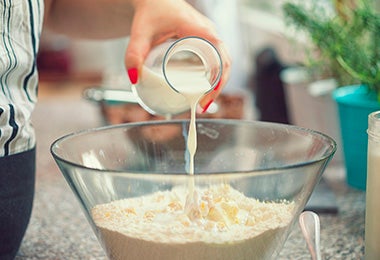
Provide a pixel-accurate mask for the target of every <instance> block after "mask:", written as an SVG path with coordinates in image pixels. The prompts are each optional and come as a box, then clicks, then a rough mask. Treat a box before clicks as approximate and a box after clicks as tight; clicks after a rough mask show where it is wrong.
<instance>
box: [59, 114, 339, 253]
mask: <svg viewBox="0 0 380 260" xmlns="http://www.w3.org/2000/svg"><path fill="white" fill-rule="evenodd" d="M188 124H189V121H188V120H182V121H150V122H143V123H135V124H124V125H116V126H109V127H104V128H98V129H92V130H86V131H82V132H78V133H74V134H70V135H67V136H64V137H62V138H60V139H58V140H57V141H55V142H54V143H53V144H52V146H51V152H52V154H53V157H54V159H55V160H56V162H57V164H58V166H59V168H60V169H61V171H62V173H63V175H64V177H65V179H66V180H67V182H68V184H69V185H70V187H71V188H72V190H73V192H74V193H75V195H76V197H77V198H78V200H79V202H80V204H81V205H82V206H83V209H84V212H85V214H86V216H87V218H88V220H89V222H90V224H91V226H92V227H93V229H94V231H95V233H96V235H97V237H98V239H99V241H100V242H101V244H102V246H103V248H104V250H105V251H106V254H107V255H108V257H109V258H110V259H270V258H272V257H275V256H276V255H277V253H278V252H279V251H280V250H281V248H282V246H283V244H284V242H285V240H286V238H287V236H288V234H289V231H290V229H291V227H292V225H293V222H294V221H295V220H296V219H297V218H298V216H299V214H300V213H301V212H302V210H303V209H304V206H305V204H306V202H307V200H308V199H309V197H310V195H311V193H312V191H313V189H314V187H315V185H316V184H317V183H318V181H319V179H320V178H321V175H322V172H323V171H324V169H325V167H326V165H327V164H328V162H329V160H330V159H331V158H332V156H333V154H334V152H335V150H336V144H335V142H334V140H332V139H331V138H330V137H328V136H326V135H324V134H321V133H318V132H315V131H312V130H308V129H303V128H299V127H296V126H290V125H282V124H275V123H265V122H251V121H241V120H215V119H214V120H210V119H205V120H197V131H198V148H197V152H196V156H195V174H194V176H191V175H188V174H187V173H186V170H185V169H186V167H187V161H188V160H187V155H186V154H185V148H186V134H187V131H188ZM190 184H191V185H193V186H194V187H195V190H196V193H197V195H198V197H196V196H195V197H194V196H190V198H196V199H194V201H195V202H194V203H199V205H198V206H197V207H193V209H197V210H199V211H198V215H199V214H200V215H202V216H201V217H199V216H198V217H199V218H198V219H197V218H196V219H195V220H194V218H190V216H189V215H188V214H187V215H186V214H185V213H184V212H185V211H186V210H185V209H183V208H184V205H185V201H186V199H188V198H186V194H187V193H188V192H189V190H190V186H191V185H190ZM173 190H174V191H175V194H176V196H177V195H178V194H179V195H178V196H177V197H176V202H181V203H182V204H181V205H177V204H175V203H174V204H172V203H170V202H166V203H167V206H166V207H164V208H159V207H157V205H155V206H154V204H152V203H151V202H152V200H153V196H155V197H154V198H155V199H157V198H159V197H160V196H161V197H164V195H163V194H169V193H170V192H173ZM205 190H208V191H205ZM210 190H213V191H215V192H216V193H212V192H210ZM211 193H212V196H213V197H212V196H211V195H210V194H211ZM160 194H161V195H160ZM170 194H171V195H167V196H169V197H170V196H171V198H172V199H173V193H170ZM191 194H192V193H191ZM207 194H208V195H207ZM165 196H166V195H165ZM207 196H210V197H212V198H211V199H210V197H207ZM138 200H140V204H136V203H137V202H136V201H138ZM111 202H112V203H119V204H117V205H116V204H109V203H111ZM134 203H135V204H134ZM107 205H108V206H107ZM110 205H113V206H110ZM177 206H178V207H179V208H180V210H179V211H177V213H178V212H183V214H182V215H181V214H179V215H178V216H177V217H178V218H181V221H177V220H175V221H174V220H173V219H170V220H168V219H166V220H165V217H164V214H163V211H165V210H168V209H169V210H172V209H173V208H172V207H177ZM149 207H151V208H149ZM216 209H217V213H218V214H219V215H218V214H216V215H215V214H213V215H212V217H210V215H211V212H212V213H215V212H216V211H215V210H216ZM277 209H278V210H277ZM160 210H161V211H160ZM115 212H116V213H115ZM150 213H152V214H150ZM139 214H140V215H139ZM141 214H143V215H141ZM129 217H130V218H129ZM160 217H162V219H161V220H160V219H159V218H160ZM156 218H158V220H157V219H156ZM153 219H155V221H154V220H153ZM107 220H109V222H110V223H111V225H107V223H108V222H107ZM112 221H113V222H112ZM124 222H125V223H124ZM181 223H182V225H183V226H181ZM119 224H120V226H118V225H119Z"/></svg>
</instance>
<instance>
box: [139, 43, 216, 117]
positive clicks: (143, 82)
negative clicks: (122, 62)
mask: <svg viewBox="0 0 380 260" xmlns="http://www.w3.org/2000/svg"><path fill="white" fill-rule="evenodd" d="M221 75H222V60H221V57H220V54H219V52H218V50H217V49H216V48H215V47H214V46H213V45H212V44H211V43H210V42H209V41H207V40H205V39H203V38H199V37H186V38H181V39H178V40H176V41H168V42H165V43H163V44H160V45H158V46H156V47H155V48H153V49H152V50H151V52H150V53H149V55H148V57H147V58H146V60H145V62H144V65H143V68H142V71H141V72H140V78H139V81H138V83H137V84H136V85H133V86H132V91H133V92H134V93H135V94H136V95H137V97H138V99H139V100H138V101H139V103H140V105H141V106H142V107H143V108H144V109H145V110H146V111H148V112H149V113H151V114H153V115H157V114H158V115H164V116H171V115H175V114H180V113H182V112H185V111H186V110H188V109H189V108H190V105H189V102H187V100H186V98H185V97H184V96H183V95H181V93H180V92H181V91H182V89H181V86H182V85H183V86H185V85H186V86H187V85H189V84H188V83H189V82H193V81H194V79H196V78H197V77H205V78H206V79H207V81H208V82H209V84H210V87H209V88H208V89H207V90H206V91H205V94H206V93H207V92H209V91H210V90H211V89H213V88H215V87H216V86H217V84H218V83H219V81H220V78H221ZM194 82H196V81H194Z"/></svg>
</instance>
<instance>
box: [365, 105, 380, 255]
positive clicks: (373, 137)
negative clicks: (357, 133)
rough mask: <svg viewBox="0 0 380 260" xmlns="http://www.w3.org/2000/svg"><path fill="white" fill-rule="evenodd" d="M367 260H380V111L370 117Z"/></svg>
mask: <svg viewBox="0 0 380 260" xmlns="http://www.w3.org/2000/svg"><path fill="white" fill-rule="evenodd" d="M367 132H368V160H367V163H368V167H367V189H366V217H365V259H368V260H372V259H380V247H379V245H380V111H377V112H373V113H371V114H369V116H368V131H367Z"/></svg>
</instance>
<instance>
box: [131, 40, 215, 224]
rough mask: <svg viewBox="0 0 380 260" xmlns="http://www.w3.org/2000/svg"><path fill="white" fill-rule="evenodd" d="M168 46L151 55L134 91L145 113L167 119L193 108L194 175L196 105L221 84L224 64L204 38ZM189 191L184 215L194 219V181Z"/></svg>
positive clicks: (191, 157) (191, 159)
mask: <svg viewBox="0 0 380 260" xmlns="http://www.w3.org/2000/svg"><path fill="white" fill-rule="evenodd" d="M168 44H169V43H165V44H163V45H161V46H159V47H158V49H157V48H156V49H154V50H153V51H152V52H151V54H150V55H149V56H148V58H147V60H146V62H145V65H144V66H143V69H142V74H141V79H140V82H139V85H137V86H132V91H133V92H134V93H135V94H137V96H138V97H139V98H140V104H141V106H142V107H143V108H144V109H145V110H147V111H148V112H150V113H152V114H161V115H165V116H166V118H167V119H170V118H171V115H173V114H176V113H181V112H184V111H186V110H188V109H189V108H190V111H191V118H190V125H189V130H188V135H187V151H186V152H187V153H188V155H189V156H188V157H186V158H188V160H189V162H188V164H187V165H188V167H189V168H188V169H186V170H187V172H188V174H190V175H193V174H194V156H195V152H196V149H197V133H196V123H195V118H196V109H197V105H198V102H199V100H200V99H201V98H202V97H203V96H204V95H205V94H206V93H207V92H209V91H210V90H212V89H213V88H214V87H215V86H216V84H217V83H218V82H219V80H220V77H221V70H222V69H221V68H222V61H221V58H220V55H219V53H218V51H217V50H216V49H215V47H214V46H213V45H212V44H211V43H209V42H208V41H206V40H204V39H202V38H198V37H188V38H182V39H179V40H177V41H175V42H174V43H172V44H171V45H170V46H169V47H168ZM164 48H167V49H166V52H163V51H162V49H164ZM160 50H161V51H160ZM160 65H162V67H161V66H160ZM188 190H189V193H188V196H187V200H186V205H185V212H186V214H187V215H188V216H189V217H190V218H193V217H196V215H198V213H197V211H199V207H198V205H197V201H198V200H197V194H196V191H195V189H194V179H193V178H190V181H189V185H188ZM192 215H194V216H193V217H192Z"/></svg>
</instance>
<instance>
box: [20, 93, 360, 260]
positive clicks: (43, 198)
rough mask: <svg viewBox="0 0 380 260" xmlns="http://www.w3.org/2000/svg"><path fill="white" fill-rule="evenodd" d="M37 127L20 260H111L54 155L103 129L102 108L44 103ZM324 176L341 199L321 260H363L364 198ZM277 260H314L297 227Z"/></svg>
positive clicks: (325, 223) (325, 220)
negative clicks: (58, 146)
mask: <svg viewBox="0 0 380 260" xmlns="http://www.w3.org/2000/svg"><path fill="white" fill-rule="evenodd" d="M33 121H34V125H35V128H36V133H37V138H38V144H37V181H36V194H35V201H34V209H33V213H32V218H31V220H30V224H29V227H28V230H27V232H26V235H25V237H24V240H23V243H22V245H21V248H20V251H19V253H18V256H17V257H16V259H106V257H105V255H104V253H103V251H102V248H101V246H100V244H99V243H98V241H97V239H96V237H95V235H94V233H93V231H92V229H91V227H90V225H89V224H88V222H87V220H86V218H85V216H84V214H83V212H82V211H81V208H80V206H79V203H78V202H77V200H76V198H75V197H74V194H73V193H72V191H71V190H70V188H69V186H68V185H67V183H66V182H65V180H64V178H63V176H62V175H61V173H60V171H59V169H58V167H57V166H56V164H55V162H54V160H53V158H52V156H51V155H50V149H49V148H50V145H51V143H52V142H53V141H54V140H55V139H57V138H58V137H61V136H62V135H65V134H68V133H71V132H74V131H77V130H81V129H87V128H92V127H97V126H100V125H101V123H102V122H103V121H102V118H100V115H99V111H98V107H97V106H96V105H94V104H91V103H88V102H87V101H84V100H81V99H80V97H78V98H70V99H69V98H66V99H58V98H52V99H44V100H42V101H41V102H40V103H39V104H38V105H37V107H36V111H35V114H34V117H33ZM325 176H326V177H325V178H324V179H326V182H327V183H328V185H329V186H330V187H332V190H333V192H334V194H335V196H336V202H337V205H338V213H336V214H320V222H321V249H322V257H323V259H362V258H364V257H363V256H364V214H365V192H363V191H359V190H355V189H352V188H349V187H347V186H346V184H345V182H344V172H343V169H342V167H341V165H339V164H337V165H330V166H329V167H328V168H327V169H326V172H325ZM277 259H310V256H309V253H308V251H307V247H306V244H305V241H304V240H303V237H302V235H301V231H300V229H299V227H298V226H294V228H293V231H292V232H291V234H290V237H289V238H288V240H287V242H286V244H285V246H284V248H283V250H282V251H281V253H280V256H279V257H278V258H277Z"/></svg>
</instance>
